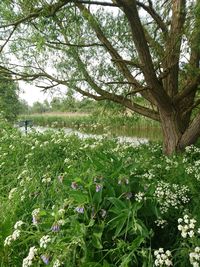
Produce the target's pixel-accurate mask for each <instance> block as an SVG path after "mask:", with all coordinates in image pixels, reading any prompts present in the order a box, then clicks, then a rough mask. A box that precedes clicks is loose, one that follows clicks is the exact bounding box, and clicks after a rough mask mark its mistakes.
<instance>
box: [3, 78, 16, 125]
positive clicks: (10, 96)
mask: <svg viewBox="0 0 200 267" xmlns="http://www.w3.org/2000/svg"><path fill="white" fill-rule="evenodd" d="M18 93H19V87H18V85H17V83H15V82H13V81H12V80H11V77H10V80H9V77H6V78H0V111H1V112H2V113H3V114H4V117H5V118H6V119H7V120H8V121H10V122H14V121H15V120H16V118H17V115H18V114H19V112H20V101H19V97H18Z"/></svg>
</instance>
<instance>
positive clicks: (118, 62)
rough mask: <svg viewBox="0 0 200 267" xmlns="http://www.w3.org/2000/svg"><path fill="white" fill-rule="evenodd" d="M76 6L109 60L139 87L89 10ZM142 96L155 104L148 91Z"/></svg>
mask: <svg viewBox="0 0 200 267" xmlns="http://www.w3.org/2000/svg"><path fill="white" fill-rule="evenodd" d="M77 6H78V8H79V9H80V11H81V12H82V14H83V16H84V18H85V19H86V20H87V21H88V23H89V25H90V26H91V27H92V29H93V30H94V32H95V33H96V36H97V38H98V39H99V41H100V42H101V43H102V44H103V45H104V47H105V49H106V50H107V51H108V52H109V54H110V55H111V60H112V61H113V62H115V65H116V66H117V68H118V70H119V71H120V72H121V73H122V74H123V76H124V77H125V79H127V81H128V82H130V83H133V84H136V85H137V86H139V87H141V84H140V82H138V80H136V79H135V78H134V77H133V75H132V74H131V72H130V70H129V69H128V67H127V62H126V61H124V59H123V58H122V57H121V56H120V54H119V53H118V51H117V50H116V49H115V48H114V47H113V45H112V44H111V42H110V41H109V40H108V39H107V37H106V36H105V35H104V33H103V31H102V29H101V27H100V25H99V24H98V23H97V21H96V20H95V18H94V17H93V15H92V14H91V12H90V11H89V10H88V9H87V8H85V7H84V6H83V5H82V4H78V5H77ZM138 66H139V65H138ZM141 67H142V64H141ZM142 96H143V97H144V98H145V99H146V100H147V101H149V102H150V103H152V104H155V101H154V99H153V98H152V97H151V95H150V94H149V92H147V91H143V92H142Z"/></svg>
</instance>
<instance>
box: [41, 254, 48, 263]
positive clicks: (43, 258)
mask: <svg viewBox="0 0 200 267" xmlns="http://www.w3.org/2000/svg"><path fill="white" fill-rule="evenodd" d="M41 259H42V261H43V262H44V263H45V264H49V259H50V257H49V256H48V255H41Z"/></svg>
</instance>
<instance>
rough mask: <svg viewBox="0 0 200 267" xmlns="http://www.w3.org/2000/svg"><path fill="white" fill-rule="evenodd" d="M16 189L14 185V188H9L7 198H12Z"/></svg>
mask: <svg viewBox="0 0 200 267" xmlns="http://www.w3.org/2000/svg"><path fill="white" fill-rule="evenodd" d="M16 191H17V188H16V187H14V188H12V189H11V190H10V192H9V195H8V199H10V200H11V199H12V198H13V196H14V193H15V192H16Z"/></svg>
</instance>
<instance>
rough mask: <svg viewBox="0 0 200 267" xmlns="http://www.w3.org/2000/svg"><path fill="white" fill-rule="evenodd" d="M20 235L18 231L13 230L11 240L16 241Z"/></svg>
mask: <svg viewBox="0 0 200 267" xmlns="http://www.w3.org/2000/svg"><path fill="white" fill-rule="evenodd" d="M20 233H21V231H20V230H18V229H17V230H15V231H14V232H13V234H12V239H13V240H16V239H17V238H19V236H20Z"/></svg>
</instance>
